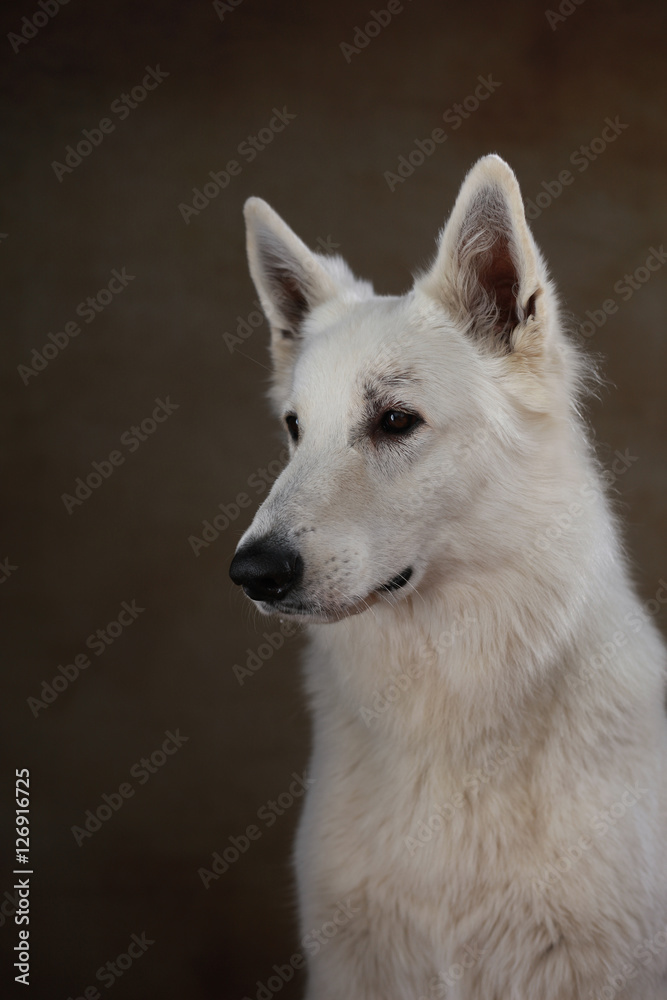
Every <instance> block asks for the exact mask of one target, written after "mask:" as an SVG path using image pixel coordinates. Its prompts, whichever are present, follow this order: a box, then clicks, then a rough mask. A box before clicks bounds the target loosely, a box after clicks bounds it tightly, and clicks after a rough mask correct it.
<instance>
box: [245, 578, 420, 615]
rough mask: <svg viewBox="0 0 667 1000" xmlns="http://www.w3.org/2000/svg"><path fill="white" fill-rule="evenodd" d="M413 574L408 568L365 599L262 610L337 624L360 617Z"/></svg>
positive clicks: (270, 606) (288, 604)
mask: <svg viewBox="0 0 667 1000" xmlns="http://www.w3.org/2000/svg"><path fill="white" fill-rule="evenodd" d="M412 574H413V569H412V566H408V567H407V568H406V569H404V570H403V571H402V572H401V573H397V574H396V576H393V577H392V578H391V579H390V580H387V582H386V583H382V584H380V586H379V587H376V588H375V589H374V590H371V591H370V593H369V594H368V595H367V596H366V597H356V598H352V599H351V600H350V601H349V602H345V603H341V604H335V605H325V604H322V603H320V602H317V603H315V602H310V601H304V602H298V603H296V602H292V601H290V600H289V598H288V599H286V600H283V601H277V602H275V604H274V603H271V604H268V603H267V604H265V608H264V610H265V611H266V612H267V613H269V614H271V613H273V614H279V615H285V616H287V617H294V618H300V619H301V620H302V621H306V622H307V621H311V622H321V623H324V622H337V621H341V620H342V619H343V618H349V617H350V616H352V615H360V614H362V612H364V611H367V610H368V609H369V608H370V607H371V606H372V605H374V604H376V603H377V602H378V601H379V600H381V598H382V597H383V596H384V595H385V594H388V593H392V592H395V591H397V590H401V589H402V588H403V587H405V585H406V584H407V583H408V581H409V580H410V577H411V576H412Z"/></svg>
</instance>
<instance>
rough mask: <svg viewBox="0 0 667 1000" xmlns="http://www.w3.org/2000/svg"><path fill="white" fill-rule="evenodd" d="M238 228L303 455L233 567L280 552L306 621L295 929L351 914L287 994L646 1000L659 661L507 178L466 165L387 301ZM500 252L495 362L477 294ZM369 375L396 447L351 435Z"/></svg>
mask: <svg viewBox="0 0 667 1000" xmlns="http://www.w3.org/2000/svg"><path fill="white" fill-rule="evenodd" d="M246 215H247V222H248V247H249V259H250V268H251V272H252V275H253V278H254V280H255V283H256V285H257V289H258V293H259V295H260V298H261V301H262V304H263V306H264V308H265V311H266V313H267V316H268V318H269V321H270V323H271V327H272V338H273V343H272V350H273V356H274V361H275V369H276V378H275V385H274V388H273V390H272V395H273V400H274V403H275V404H276V407H277V409H278V411H279V413H280V415H281V416H282V415H283V414H284V413H287V412H295V413H297V414H298V418H299V425H300V431H301V437H300V441H299V443H298V445H296V446H292V450H293V456H292V459H291V461H290V463H289V465H288V466H287V468H286V469H285V470H284V471H283V473H282V474H281V476H280V477H279V478H278V480H277V481H276V483H275V484H274V486H273V489H272V490H271V493H270V495H269V496H268V498H267V500H266V501H265V503H264V504H263V505H262V507H261V508H260V510H259V511H258V513H257V516H256V518H255V520H254V522H253V524H252V526H251V527H250V529H249V530H248V532H247V533H246V535H245V536H244V538H243V540H242V543H241V544H242V545H243V544H245V543H247V542H248V541H249V540H256V539H258V538H262V537H280V538H282V539H283V540H285V539H287V540H288V541H289V542H290V544H291V545H293V546H296V547H298V550H299V552H300V554H301V556H302V558H303V562H304V567H305V569H304V577H303V581H302V583H301V585H300V587H299V590H298V594H297V597H292V598H288V599H286V601H285V602H283V604H281V603H280V602H279V603H278V604H277V605H275V606H272V605H270V604H261V603H260V604H259V607H260V609H261V610H263V611H266V612H277V613H279V614H280V615H281V616H282V617H289V616H290V614H293V616H294V618H295V619H298V620H300V621H305V622H311V623H319V624H310V625H309V631H310V646H309V651H308V655H307V659H306V683H307V689H308V694H309V698H310V703H311V707H312V711H313V717H314V750H313V760H312V771H311V774H312V777H314V779H315V781H314V785H313V787H312V788H311V789H310V791H309V793H308V797H307V803H306V806H305V811H304V814H303V817H302V821H301V826H300V830H299V835H298V841H297V845H296V866H297V874H298V885H299V896H300V914H301V924H302V928H303V933H304V934H306V933H307V932H309V931H310V930H311V929H314V928H321V927H322V926H323V925H324V924H326V922H327V921H331V920H332V914H333V913H334V912H335V911H336V907H337V906H338V905H339V904H340V902H341V901H344V900H347V899H348V898H349V899H351V900H352V905H353V906H354V907H355V909H356V913H355V915H354V916H353V917H352V918H351V919H349V920H346V921H345V922H342V923H341V925H340V926H338V923H336V924H334V923H333V922H332V923H331V924H330V927H331V928H333V931H332V933H331V936H330V938H326V937H325V938H322V940H323V941H324V943H321V944H319V945H317V946H316V945H315V944H313V943H312V939H309V941H310V943H309V945H308V947H307V949H306V950H307V952H308V954H309V985H308V993H307V997H308V1000H419V998H424V997H425V998H428V1000H431V998H435V997H443V996H446V997H450V998H454V1000H473V998H474V1000H579V998H580V1000H588V998H591V997H598V996H599V997H609V996H612V995H613V996H614V997H615V998H616V1000H622V998H633V1000H658V998H662V997H665V996H667V990H666V986H665V982H664V979H663V977H664V975H665V970H666V969H667V933H664V932H666V931H667V851H666V836H665V835H666V832H667V784H666V779H665V762H666V761H667V754H666V751H667V725H666V721H665V712H664V705H663V702H664V660H665V657H664V651H663V646H662V644H661V641H660V639H659V636H658V633H657V631H656V630H655V628H654V626H653V624H652V622H651V621H650V620H649V618H650V616H649V615H647V614H646V613H645V612H643V611H641V606H640V604H639V601H638V598H637V597H636V595H635V593H634V591H633V589H632V587H631V585H630V583H629V580H628V573H627V570H626V566H625V562H624V556H623V552H622V548H621V545H620V543H619V539H618V533H617V529H616V526H615V524H614V518H613V516H612V514H611V513H610V509H609V503H608V500H607V498H606V495H605V487H604V484H603V482H602V479H601V475H600V470H599V469H598V467H597V464H596V461H595V458H594V456H593V453H592V449H591V446H590V444H589V442H588V438H587V434H586V431H585V428H584V426H583V424H582V421H581V419H580V417H579V415H578V409H577V402H578V393H579V390H580V388H581V382H582V377H583V375H584V374H585V373H584V366H583V365H582V362H581V359H580V357H579V356H578V354H577V352H576V351H575V349H574V348H573V346H572V344H571V343H570V342H569V340H568V339H567V337H566V336H565V334H564V333H563V332H562V329H561V324H560V320H559V314H558V304H557V300H556V296H555V292H554V290H553V288H552V285H551V283H550V281H549V279H548V276H547V273H546V269H545V266H544V263H543V261H542V258H541V257H540V254H539V252H538V250H537V248H536V247H535V244H534V242H533V238H532V235H531V234H530V232H529V230H528V227H527V224H526V221H525V216H524V212H523V207H522V201H521V195H520V192H519V188H518V185H517V182H516V179H515V177H514V174H513V173H512V171H511V170H510V169H509V167H508V166H507V165H506V164H505V163H504V162H503V161H502V160H501V159H500V158H498V157H496V156H487V157H485V158H484V159H482V160H480V161H479V162H478V163H477V164H476V165H475V167H474V168H473V169H472V170H471V172H470V174H469V175H468V177H467V178H466V180H465V183H464V185H463V187H462V190H461V193H460V195H459V198H458V200H457V203H456V206H455V208H454V210H453V213H452V216H451V218H450V220H449V222H448V225H447V227H446V228H445V230H444V233H443V235H442V238H441V242H440V247H439V251H438V255H437V258H436V261H435V263H434V265H433V267H432V269H431V270H430V271H429V272H428V273H427V274H425V275H423V276H421V277H420V278H418V279H417V280H416V282H415V285H414V288H413V290H412V291H411V292H410V293H408V294H407V295H405V296H403V297H389V296H382V297H379V296H374V295H373V292H372V289H371V287H370V286H369V285H367V284H366V283H363V282H357V281H356V279H354V277H353V276H352V275H351V273H350V272H349V270H348V269H347V267H346V265H344V264H343V262H342V261H340V260H338V259H335V260H327V259H326V258H322V257H320V256H318V255H316V254H313V253H311V252H310V251H309V250H308V249H307V248H306V247H305V246H304V244H303V243H301V241H300V240H299V239H298V238H297V237H296V236H295V235H294V233H292V231H291V230H290V229H289V228H288V227H287V226H286V225H285V223H284V222H282V220H280V219H279V217H278V216H277V215H276V214H275V213H274V212H273V211H272V210H271V209H270V208H269V206H268V205H266V204H265V203H264V202H262V201H261V200H259V199H256V198H253V199H250V201H249V202H248V204H247V207H246ZM498 240H500V243H499V242H498ZM503 240H506V244H507V246H508V247H509V248H510V256H511V259H512V261H513V264H514V266H515V268H516V281H515V283H514V289H513V292H512V294H513V296H514V298H515V300H516V310H517V311H516V317H515V319H516V321H515V322H514V324H513V325H512V327H511V332H510V334H509V340H508V335H507V330H505V333H504V335H503V336H504V342H503V336H499V332H498V331H499V329H500V323H499V320H498V312H499V306H498V302H497V301H496V300H495V299H494V298H493V296H494V294H495V291H494V289H493V288H492V289H491V293H489V288H488V282H487V285H486V286H485V287H482V285H483V282H482V279H481V278H480V274H482V272H483V266H482V265H483V262H484V261H488V260H491V259H493V255H494V253H496V252H499V251H498V247H500V246H501V245H502V241H503ZM494 248H495V249H494ZM281 261H282V264H281ZM281 268H282V270H281ZM286 277H287V281H286V282H285V281H284V279H285V278H286ZM295 289H296V292H295ZM506 291H507V289H506ZM531 295H534V296H535V297H534V300H533V302H534V306H533V307H531V306H530V305H529V304H528V302H529V299H530V296H531ZM498 301H500V300H498ZM295 302H296V306H295V304H294V303H295ZM299 309H300V310H301V313H300V315H297V313H298V311H299ZM531 309H532V311H531ZM295 317H296V318H295ZM282 330H287V333H288V335H285V334H284V333H282V332H281V331H282ZM382 378H384V379H385V380H386V381H385V383H384V384H385V385H387V386H388V387H389V388H388V390H387V398H386V406H387V407H388V408H391V407H395V408H399V409H401V408H403V409H413V410H415V411H417V412H419V413H420V414H421V415H422V417H423V418H424V420H425V423H424V425H423V426H421V427H419V428H418V429H417V430H416V431H415V433H414V434H413V435H411V436H410V437H409V438H406V439H405V440H401V441H400V443H399V444H398V445H397V446H395V445H394V443H393V442H389V443H388V444H387V443H384V444H383V443H381V444H380V445H378V444H377V443H374V442H373V441H372V440H370V438H369V437H368V436H367V435H366V436H364V434H363V433H360V432H358V429H359V427H360V426H361V424H363V412H364V411H363V407H364V403H363V396H364V392H365V390H366V388H367V387H368V385H369V384H371V385H372V384H374V383H375V382H377V380H378V379H382ZM360 422H361V424H360ZM407 567H410V568H412V570H413V574H412V577H411V579H410V582H409V584H408V585H407V586H405V587H403V588H402V589H400V590H396V591H394V592H392V593H383V592H378V589H377V588H378V587H380V586H381V585H382V584H383V583H384V582H386V581H388V580H390V579H392V578H393V577H395V576H396V575H397V574H399V573H401V572H402V571H403V570H404V569H405V568H407ZM299 601H301V606H300V608H299V609H297V604H298V602H299ZM295 602H296V603H295ZM290 609H291V611H290ZM299 610H300V611H301V612H302V613H301V614H299ZM322 623H329V624H322ZM619 632H623V633H624V638H623V640H621V639H619V638H618V634H619ZM615 634H616V638H614V636H615ZM605 644H606V645H605ZM609 644H611V646H612V652H611V653H609ZM603 650H606V652H604V653H602V654H601V651H603ZM598 654H601V655H600V656H598ZM596 657H597V659H596ZM591 658H594V659H593V663H594V664H596V666H594V668H592V669H591V668H590V667H589V666H587V665H589V664H590V662H591ZM626 786H630V787H635V793H634V794H630V793H629V792H627V789H626ZM632 799H634V801H631V800H632ZM619 803H623V804H624V805H623V806H621V805H619ZM612 807H614V811H613V812H612V814H611V819H613V823H612V822H611V821H610V822H609V823H607V829H606V830H605V831H604V832H602V833H601V832H600V830H601V829H602V827H603V826H604V820H601V819H600V818H599V816H598V814H599V813H600V812H604V811H608V810H610V809H611V808H612ZM621 813H622V814H621ZM617 814H618V815H617ZM438 816H440V820H438V819H437V817H438ZM596 816H597V817H598V819H597V821H596ZM434 817H436V818H434ZM429 820H431V826H432V827H439V828H438V829H436V830H435V832H434V831H431V836H430V838H428V836H427V828H428V821H429ZM596 822H597V826H596V825H595V824H596ZM420 824H425V825H420ZM419 831H421V833H422V838H421V840H420V839H419V836H418V833H419ZM581 838H584V839H583V840H582V839H581ZM587 842H589V843H588V846H586V844H587ZM568 851H569V853H568ZM565 855H567V856H568V857H569V859H570V867H569V870H566V871H564V872H563V873H562V875H561V876H560V877H559V878H557V877H555V876H554V875H553V872H554V871H556V872H557V868H555V867H554V869H551V868H550V867H549V865H554V866H555V863H556V862H558V863H559V864H560V865H561V867H563V868H568V863H567V862H564V861H560V862H559V860H558V859H560V858H562V857H563V856H565ZM546 873H550V874H549V875H548V876H546ZM550 882H551V883H552V884H549V883H550ZM656 935H658V939H657V942H656V940H655V936H656ZM660 935H662V937H661V936H660ZM649 940H650V941H651V942H653V945H652V948H651V946H649V947H648V956H649V957H648V959H647V958H646V943H647V942H648V941H649ZM663 941H664V945H662V946H661V945H660V942H663ZM642 947H644V951H643V952H642V951H641V948H642ZM466 949H467V950H466ZM467 966H469V967H467ZM614 976H616V977H617V978H616V979H615V980H614V979H613V977H614ZM610 977H612V978H610ZM623 980H625V984H624V983H623ZM612 982H614V983H615V986H611V985H610V983H612ZM605 988H606V989H607V992H606V993H605V992H604V990H605ZM609 990H615V992H612V993H610V992H609Z"/></svg>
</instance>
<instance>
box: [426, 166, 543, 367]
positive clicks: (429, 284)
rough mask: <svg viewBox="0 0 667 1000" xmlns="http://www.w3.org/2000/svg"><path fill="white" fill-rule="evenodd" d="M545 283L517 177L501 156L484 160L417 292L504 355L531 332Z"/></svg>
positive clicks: (467, 184)
mask: <svg viewBox="0 0 667 1000" xmlns="http://www.w3.org/2000/svg"><path fill="white" fill-rule="evenodd" d="M546 280H547V279H546V271H545V268H544V265H543V263H542V260H541V257H540V254H539V251H538V249H537V247H536V246H535V243H534V241H533V237H532V235H531V233H530V230H529V229H528V225H527V223H526V217H525V214H524V209H523V201H522V199H521V192H520V190H519V185H518V182H517V179H516V177H515V176H514V174H513V172H512V170H511V169H510V168H509V166H508V165H507V164H506V163H505V161H504V160H502V159H501V158H500V157H499V156H495V155H491V156H485V157H483V158H482V159H481V160H478V161H477V163H476V164H475V166H474V167H473V168H472V170H471V171H470V173H469V174H468V176H467V177H466V179H465V181H464V182H463V185H462V187H461V191H460V192H459V196H458V198H457V200H456V204H455V206H454V210H453V212H452V214H451V216H450V218H449V220H448V222H447V225H446V226H445V229H444V231H443V233H442V235H441V238H440V246H439V249H438V254H437V257H436V260H435V263H434V265H433V267H432V268H431V270H430V271H429V272H428V273H427V274H426V275H425V276H424V277H423V278H421V279H420V280H419V282H418V286H419V287H420V288H421V289H423V290H424V291H425V292H426V293H427V294H429V295H431V296H433V297H434V298H436V299H438V300H440V301H441V302H442V303H443V304H444V305H445V306H446V307H447V309H448V311H449V312H451V313H452V314H453V315H454V317H455V319H456V321H457V322H458V323H460V324H462V325H463V326H464V328H465V329H466V330H467V331H468V332H469V333H470V334H471V335H472V336H474V337H475V338H476V339H480V340H483V341H484V342H485V344H486V345H487V346H489V347H491V349H493V350H497V351H498V352H503V353H509V352H511V351H514V350H517V349H518V347H519V341H520V340H521V334H522V332H525V331H526V329H527V328H528V327H530V328H531V333H532V335H533V336H534V334H535V333H536V332H537V331H536V328H535V327H536V323H537V322H538V321H539V320H540V318H543V317H541V315H540V314H541V312H542V309H543V305H544V303H543V299H544V296H543V294H542V293H543V291H544V285H545V282H546Z"/></svg>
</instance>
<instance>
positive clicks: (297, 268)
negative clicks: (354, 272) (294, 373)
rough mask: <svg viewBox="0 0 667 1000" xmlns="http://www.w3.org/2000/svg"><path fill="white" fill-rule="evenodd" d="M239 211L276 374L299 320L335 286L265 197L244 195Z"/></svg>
mask: <svg viewBox="0 0 667 1000" xmlns="http://www.w3.org/2000/svg"><path fill="white" fill-rule="evenodd" d="M244 214H245V219H246V231H247V244H248V262H249V265H250V274H251V275H252V279H253V281H254V283H255V288H256V289H257V294H258V295H259V299H260V302H261V303H262V308H263V310H264V313H265V314H266V318H267V319H268V321H269V325H270V327H271V352H272V355H273V361H274V365H275V367H276V375H277V376H278V377H280V375H281V372H283V371H284V370H285V368H286V367H288V366H290V365H291V364H292V362H293V359H294V353H295V351H296V349H297V348H298V343H299V340H300V337H301V330H302V325H303V321H304V319H305V318H306V316H307V315H308V313H309V312H310V311H311V310H312V309H313V308H314V307H315V306H318V305H321V304H322V303H324V302H326V301H327V300H328V299H330V298H333V297H334V296H335V295H336V293H337V291H338V286H337V284H336V281H335V280H334V278H333V277H332V275H331V274H330V273H329V272H328V271H327V269H326V268H325V267H324V265H323V264H322V260H321V258H318V256H317V255H316V254H314V253H312V252H311V251H310V250H309V249H308V247H307V246H306V245H305V243H303V242H302V241H301V240H300V239H299V237H298V236H297V235H296V233H294V232H293V231H292V230H291V229H290V227H289V226H288V225H287V224H286V223H285V222H283V220H282V219H281V218H280V216H279V215H278V213H277V212H274V211H273V209H272V208H271V207H270V206H269V205H267V203H266V202H265V201H263V200H262V199H261V198H248V200H247V201H246V203H245V208H244Z"/></svg>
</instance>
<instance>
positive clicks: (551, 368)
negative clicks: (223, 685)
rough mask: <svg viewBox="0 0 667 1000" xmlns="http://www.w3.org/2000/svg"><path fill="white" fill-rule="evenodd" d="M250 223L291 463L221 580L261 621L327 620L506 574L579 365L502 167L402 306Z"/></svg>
mask: <svg viewBox="0 0 667 1000" xmlns="http://www.w3.org/2000/svg"><path fill="white" fill-rule="evenodd" d="M245 211H246V220H247V227H248V256H249V261H250V271H251V274H252V277H253V280H254V282H255V285H256V287H257V291H258V293H259V297H260V299H261V302H262V306H263V309H264V311H265V313H266V316H267V318H268V320H269V324H270V327H271V338H272V340H271V350H272V356H273V363H274V384H273V389H272V398H273V401H274V404H275V406H276V408H277V411H278V414H279V417H280V418H281V420H282V421H283V422H284V425H285V430H286V434H287V436H288V439H289V443H290V452H291V459H290V462H289V464H288V465H287V467H286V468H285V469H284V471H283V472H282V474H281V475H280V476H279V478H278V479H277V481H276V482H275V484H274V486H273V489H272V490H271V492H270V494H269V496H268V497H267V499H266V501H265V502H264V504H263V505H262V506H261V507H260V509H259V511H258V512H257V515H256V517H255V519H254V521H253V523H252V525H251V526H250V528H249V529H248V531H247V532H246V533H245V535H244V536H243V538H242V539H241V542H240V545H239V547H238V550H237V552H236V555H235V557H234V560H233V562H232V565H231V569H230V574H231V577H232V579H233V580H234V582H235V583H238V584H240V585H242V586H243V588H244V590H245V592H246V594H247V595H248V596H249V597H250V598H252V599H253V600H254V601H255V602H256V603H257V605H258V607H259V609H260V610H261V611H264V612H267V613H270V612H278V613H280V614H281V615H284V616H298V617H299V618H300V619H301V620H302V621H303V620H305V621H320V622H322V621H336V620H338V619H340V618H342V617H345V616H346V615H348V614H355V613H358V612H359V611H363V610H364V609H365V608H366V607H368V606H369V605H370V604H372V603H377V602H379V601H381V602H382V604H388V605H393V604H395V603H397V602H400V601H403V600H405V599H406V598H407V597H408V596H409V595H413V594H414V592H415V590H417V591H419V590H420V588H422V589H425V588H428V587H429V586H430V585H431V583H432V582H433V581H436V580H442V578H443V577H445V578H446V577H447V575H448V574H457V573H461V572H465V569H466V567H468V566H470V565H473V564H475V563H483V562H484V561H486V562H487V563H488V561H489V560H491V559H496V560H497V559H502V558H511V556H512V545H516V538H517V535H516V532H515V533H514V534H513V533H512V532H511V531H510V530H509V526H510V522H512V521H516V522H517V528H519V527H520V523H519V522H521V520H522V518H523V516H524V514H523V513H522V510H523V506H524V505H522V504H521V503H519V502H518V498H519V497H520V496H521V491H522V487H524V488H525V487H526V483H525V482H523V483H522V481H521V479H522V477H523V476H524V475H525V476H526V477H528V476H529V472H528V470H529V468H531V467H534V459H535V457H536V453H538V452H539V450H540V448H541V445H542V443H543V440H542V438H543V435H544V434H547V433H548V427H549V425H553V423H554V422H558V421H559V420H567V419H568V417H569V398H570V389H571V387H570V386H569V385H568V381H569V380H571V377H573V376H569V375H568V372H574V370H575V367H576V366H575V365H574V363H573V362H572V363H568V362H571V361H572V359H571V358H569V355H570V352H571V348H570V347H569V345H568V344H567V343H566V341H565V339H564V338H563V337H562V335H561V334H560V333H559V330H558V321H557V305H556V301H555V296H554V293H553V290H552V288H551V286H550V283H549V281H548V278H547V274H546V269H545V267H544V264H543V262H542V259H541V257H540V254H539V251H538V250H537V248H536V246H535V244H534V241H533V238H532V236H531V234H530V232H529V230H528V227H527V224H526V220H525V215H524V210H523V204H522V200H521V194H520V191H519V187H518V184H517V181H516V178H515V176H514V174H513V173H512V171H511V170H510V168H509V167H508V166H507V164H506V163H504V161H503V160H501V159H500V158H499V157H497V156H487V157H485V158H483V159H482V160H480V161H479V162H478V163H477V164H476V165H475V166H474V167H473V169H472V170H471V172H470V173H469V175H468V177H467V178H466V180H465V182H464V184H463V186H462V188H461V192H460V194H459V197H458V200H457V202H456V205H455V208H454V211H453V212H452V215H451V217H450V219H449V221H448V223H447V225H446V226H445V228H444V230H443V232H442V235H441V238H440V243H439V248H438V252H437V256H436V260H435V263H434V264H433V266H432V267H431V269H430V270H429V271H428V272H427V273H425V274H423V275H421V276H419V277H418V278H417V280H416V281H415V284H414V286H413V288H412V290H411V291H410V292H409V293H408V294H406V295H404V296H401V297H393V296H376V295H375V294H374V293H373V289H372V287H371V286H370V285H369V284H367V283H366V282H361V281H358V280H357V279H356V278H355V277H354V275H353V274H352V273H351V271H350V270H349V269H348V267H347V265H346V264H345V263H344V262H343V261H342V260H341V259H340V258H337V257H324V256H321V255H318V254H315V253H312V252H311V251H310V250H308V248H307V247H306V246H305V245H304V244H303V243H302V242H301V240H300V239H299V238H298V237H297V236H296V235H295V234H294V233H293V232H292V230H291V229H290V228H289V227H288V226H287V225H286V224H285V223H284V222H283V221H282V220H281V219H280V218H279V216H278V215H277V214H276V213H275V212H274V211H273V210H272V209H271V208H270V207H269V206H268V205H267V204H266V203H265V202H263V201H261V200H260V199H258V198H251V199H250V200H249V201H248V202H247V204H246V210H245ZM528 492H530V490H528ZM510 539H512V541H510Z"/></svg>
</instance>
